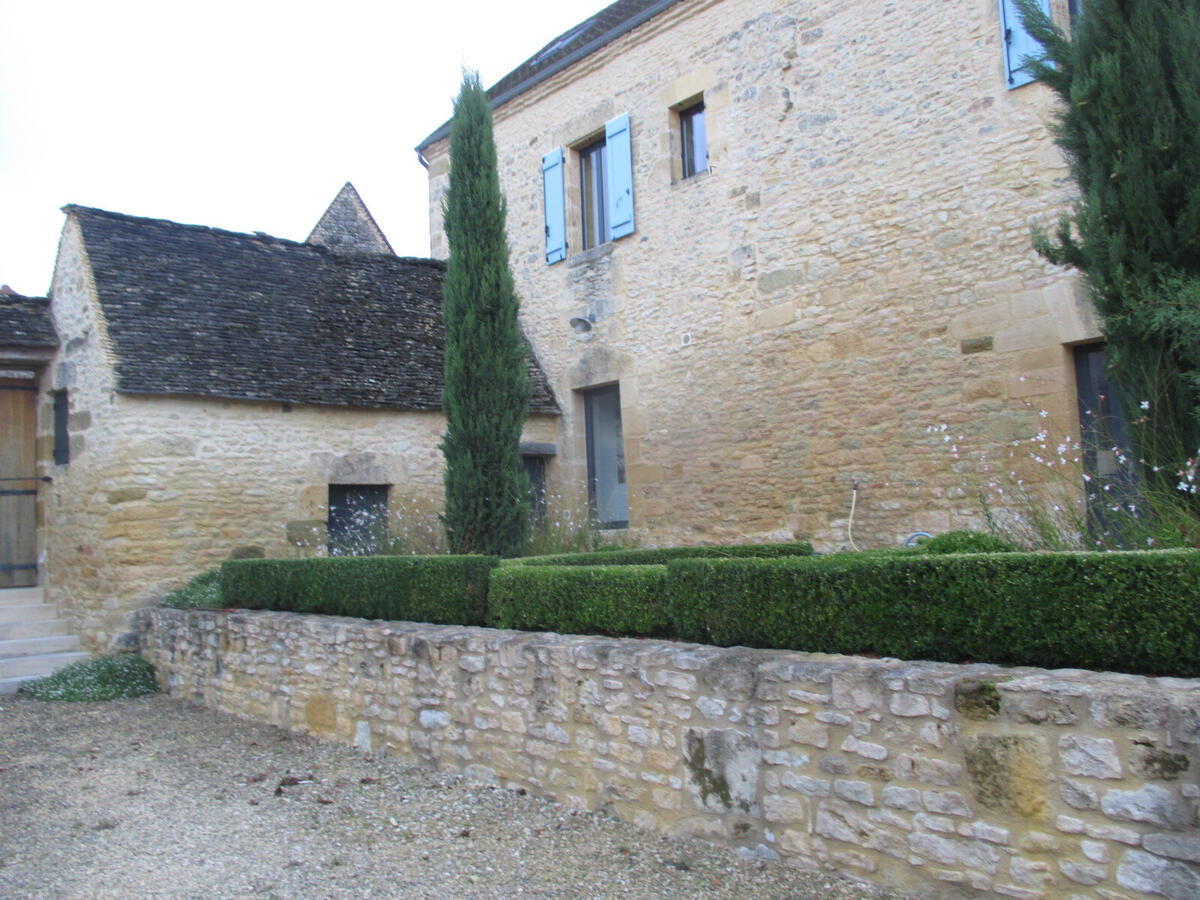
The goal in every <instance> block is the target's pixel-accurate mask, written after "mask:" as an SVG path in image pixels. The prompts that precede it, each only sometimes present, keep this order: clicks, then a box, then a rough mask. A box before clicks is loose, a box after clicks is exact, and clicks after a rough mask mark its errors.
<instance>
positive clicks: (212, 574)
mask: <svg viewBox="0 0 1200 900" xmlns="http://www.w3.org/2000/svg"><path fill="white" fill-rule="evenodd" d="M221 605H222V604H221V570H220V569H212V570H211V571H208V572H204V573H203V574H200V575H197V576H196V577H195V578H193V579H192V580H191V581H189V582H188V583H187V584H185V585H184V586H183V587H181V588H179V590H176V591H171V593H169V594H167V596H166V597H164V598H163V606H170V607H172V608H174V609H220V608H221Z"/></svg>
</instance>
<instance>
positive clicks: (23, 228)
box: [0, 0, 607, 295]
mask: <svg viewBox="0 0 1200 900" xmlns="http://www.w3.org/2000/svg"><path fill="white" fill-rule="evenodd" d="M606 5H607V0H555V2H553V3H548V2H547V3H538V2H531V0H492V2H486V0H485V2H479V0H444V2H437V0H424V2H420V3H408V2H397V0H340V2H335V3H329V2H324V3H313V2H309V0H289V2H277V0H239V2H229V0H202V2H198V3H183V2H178V0H153V2H144V0H88V2H80V0H0V283H6V284H9V285H11V286H12V288H13V289H14V290H16V291H18V292H19V293H23V294H28V295H42V294H45V293H46V291H47V290H48V289H49V286H50V278H51V274H52V271H53V267H54V254H55V251H56V248H57V243H58V235H59V232H60V230H61V228H62V220H63V216H62V213H61V212H60V211H59V209H60V207H62V206H63V205H64V204H67V203H77V204H80V205H84V206H97V207H100V208H102V209H109V210H115V211H117V212H124V213H129V214H131V215H138V216H153V217H158V218H164V219H172V220H174V221H177V222H187V223H193V224H199V225H212V226H216V227H219V228H228V229H232V230H235V231H265V232H268V233H270V234H273V235H276V236H278V237H284V238H291V239H294V240H303V239H304V238H305V237H306V236H307V235H308V232H309V230H311V228H312V226H313V225H314V224H316V221H317V219H318V218H319V217H320V215H321V213H322V212H324V210H325V207H326V206H327V205H328V204H329V202H330V201H331V200H332V199H333V197H334V195H335V194H336V193H337V191H338V190H339V189H340V188H341V186H342V185H343V184H344V183H345V182H347V181H351V182H353V183H354V186H355V187H356V188H358V191H359V193H360V194H361V195H362V198H363V200H364V201H365V202H366V204H367V206H368V207H369V208H370V210H371V212H372V213H373V214H374V216H375V219H376V221H377V222H378V223H379V225H380V227H381V228H382V229H383V231H384V233H385V234H386V235H387V236H388V239H389V240H390V241H391V243H392V246H393V247H394V248H395V249H396V252H397V253H400V254H402V255H411V256H425V255H427V254H428V252H429V226H428V194H427V190H426V178H425V170H424V169H423V168H422V167H421V165H420V163H418V162H417V155H416V153H415V152H414V151H413V147H415V146H416V144H417V143H418V142H419V141H420V140H421V139H422V138H424V137H425V136H426V135H428V134H429V133H430V132H431V131H433V130H434V129H435V128H436V127H437V126H438V125H440V124H441V123H442V122H443V121H445V120H446V119H447V118H449V117H450V112H451V101H452V99H453V97H454V95H455V94H457V92H458V86H459V83H460V82H461V75H462V68H463V66H467V67H469V68H472V69H478V70H479V72H480V76H481V78H482V80H483V83H484V85H486V86H490V85H491V84H492V83H494V82H495V81H497V80H499V79H500V78H501V77H502V76H503V75H504V74H506V73H507V72H508V71H510V70H511V69H513V68H515V67H516V66H517V65H518V64H520V63H521V62H523V61H524V60H525V59H526V58H528V57H530V56H532V55H533V54H534V53H535V52H536V51H537V50H538V49H540V48H541V47H542V46H543V45H544V44H545V43H547V42H548V41H549V40H550V39H552V38H554V37H555V36H557V35H558V34H560V33H561V32H563V31H566V30H567V29H568V28H570V27H571V26H573V25H575V24H577V23H579V22H582V21H583V20H584V19H586V18H588V17H589V16H591V15H592V14H594V13H595V12H597V11H599V10H600V9H602V8H603V7H604V6H606Z"/></svg>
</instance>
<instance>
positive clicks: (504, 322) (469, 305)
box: [441, 72, 530, 556]
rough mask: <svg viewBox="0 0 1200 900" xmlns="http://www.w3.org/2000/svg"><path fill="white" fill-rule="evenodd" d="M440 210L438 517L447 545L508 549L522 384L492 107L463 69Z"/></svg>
mask: <svg viewBox="0 0 1200 900" xmlns="http://www.w3.org/2000/svg"><path fill="white" fill-rule="evenodd" d="M442 211H443V215H444V222H445V229H446V239H447V241H448V242H449V247H450V258H449V261H448V262H447V265H446V278H445V282H444V283H443V287H442V311H443V317H444V319H445V324H446V380H445V388H444V389H443V393H442V407H443V409H444V410H445V413H446V434H445V436H444V437H443V438H442V443H441V449H442V454H443V455H444V456H445V458H446V474H445V487H446V507H445V512H444V514H443V523H444V525H445V528H446V537H447V540H448V543H449V546H450V551H451V552H452V553H489V554H497V555H500V556H515V555H516V554H517V553H519V552H520V550H521V547H522V545H523V543H524V541H525V537H526V534H527V532H528V517H529V513H528V509H529V507H528V494H529V484H528V478H527V477H526V475H525V471H524V468H523V466H522V463H521V451H520V440H521V426H522V424H523V423H524V421H525V415H526V412H527V411H528V408H529V399H530V386H529V380H528V369H527V367H526V362H525V360H526V346H525V340H524V337H523V336H522V334H521V330H520V326H519V324H518V322H517V310H518V301H517V295H516V290H515V288H514V286H513V279H512V273H511V272H510V271H509V268H508V240H507V237H506V233H505V203H504V198H503V196H502V195H501V193H500V179H499V175H498V173H497V171H496V144H495V140H494V139H493V137H492V114H491V110H490V109H489V108H488V103H487V96H486V95H485V94H484V91H483V87H482V85H481V84H480V83H479V75H478V74H477V73H471V72H468V73H465V74H464V76H463V83H462V88H461V90H460V91H459V95H458V98H457V99H456V100H455V101H454V118H453V120H452V122H451V125H450V185H449V188H448V189H447V191H446V198H445V202H444V204H443V208H442Z"/></svg>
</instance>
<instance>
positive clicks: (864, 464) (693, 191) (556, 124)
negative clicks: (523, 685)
mask: <svg viewBox="0 0 1200 900" xmlns="http://www.w3.org/2000/svg"><path fill="white" fill-rule="evenodd" d="M646 5H648V4H646ZM1054 13H1055V15H1056V16H1058V17H1059V18H1060V19H1062V20H1064V21H1065V17H1066V4H1065V2H1062V3H1060V2H1058V0H1055V4H1054ZM527 65H528V64H527ZM505 84H507V82H505ZM698 99H702V101H703V104H704V110H705V116H706V123H707V146H708V158H709V170H708V171H707V172H703V173H701V174H698V175H695V176H693V177H690V178H687V179H683V178H681V177H680V176H681V163H680V140H681V138H680V123H679V115H678V112H677V111H678V110H679V109H681V108H683V107H685V106H687V105H689V104H691V103H693V102H695V101H696V100H698ZM1053 108H1054V104H1053V101H1052V97H1051V95H1050V93H1049V92H1048V91H1047V90H1046V89H1044V88H1043V87H1042V86H1041V85H1037V84H1030V85H1027V86H1025V87H1021V88H1018V89H1016V90H1008V89H1007V88H1006V80H1005V66H1004V59H1003V45H1002V29H1001V24H1000V13H999V4H998V3H997V2H996V0H969V2H964V3H955V4H947V3H944V2H939V0H913V2H910V3H906V4H903V6H902V7H897V6H893V5H888V4H879V3H874V2H867V0H852V2H842V3H829V2H826V3H817V4H813V3H801V2H783V3H769V4H768V3H763V2H761V0H720V2H714V0H704V2H687V3H676V4H673V5H669V6H668V7H667V8H666V9H665V10H663V11H661V12H658V13H657V14H656V15H654V16H653V18H651V19H650V20H649V21H647V22H645V23H643V24H641V25H638V26H637V27H635V28H633V29H632V30H629V31H627V32H625V33H623V34H621V35H619V36H617V37H616V38H614V39H613V40H611V41H609V42H608V43H606V44H604V45H603V46H601V47H600V48H599V49H596V50H594V51H592V52H590V53H589V54H588V55H586V56H584V57H583V58H581V59H579V60H578V61H576V62H574V63H572V64H571V65H569V66H567V67H566V68H565V69H562V70H561V71H558V72H557V73H555V74H552V75H550V76H549V77H546V78H545V79H544V80H542V81H540V82H538V83H536V84H533V86H531V87H528V89H526V90H523V91H518V92H517V93H516V94H515V96H511V97H510V99H507V100H504V101H503V102H502V103H500V105H498V106H497V107H496V108H495V110H494V118H495V135H496V141H497V148H498V157H499V164H500V178H501V184H502V188H503V190H504V193H505V195H506V197H507V201H508V234H509V240H510V243H511V247H512V251H511V257H510V262H511V265H512V268H513V271H514V274H515V277H516V283H517V286H518V291H519V293H520V294H521V296H522V298H523V313H522V317H523V323H524V327H525V329H526V331H527V333H528V335H529V336H530V338H531V340H532V342H533V344H534V347H535V349H536V352H537V354H538V358H539V360H540V361H541V363H542V365H543V368H544V369H545V370H546V372H547V374H548V375H549V377H550V379H551V381H552V384H553V386H554V388H555V392H556V394H557V396H558V398H559V400H560V403H561V404H562V405H563V408H564V417H563V419H562V420H561V423H560V425H561V438H560V440H559V445H560V447H561V448H562V450H561V451H560V456H559V458H558V461H557V462H556V466H555V469H554V471H553V472H552V475H553V476H554V477H556V478H557V479H558V480H559V483H560V486H563V485H572V484H573V485H582V484H584V479H585V471H586V464H585V452H584V442H585V436H584V431H585V429H584V407H583V402H584V401H583V398H582V395H581V394H580V391H581V390H582V389H586V388H590V387H594V386H598V385H605V384H611V383H614V382H616V383H619V387H620V408H621V417H622V425H623V435H624V457H625V463H626V470H625V472H626V475H627V483H628V503H629V519H630V525H631V527H632V528H634V529H640V530H641V532H642V534H643V536H644V537H646V538H647V539H649V540H650V541H651V542H653V543H659V544H665V543H669V542H675V541H691V542H694V541H704V542H728V541H734V540H739V539H747V538H750V539H754V538H762V537H765V536H792V535H795V536H797V537H806V538H811V539H813V540H814V541H815V543H816V544H817V546H818V548H820V549H833V548H836V547H840V546H844V545H846V543H847V537H848V535H847V530H848V524H849V523H848V521H847V518H848V515H849V511H850V506H851V499H852V489H853V488H854V487H855V486H857V488H858V493H857V497H856V504H857V510H856V518H855V519H854V535H855V536H857V538H858V541H859V543H860V544H861V545H863V546H879V545H893V544H895V543H896V542H897V541H899V540H902V539H903V538H904V537H905V536H906V535H908V534H910V533H911V532H913V531H917V530H922V531H929V532H940V531H944V530H946V529H948V528H953V527H962V526H965V525H972V524H977V522H978V514H979V511H978V509H977V508H976V507H975V505H974V503H973V502H972V500H971V497H970V496H969V495H971V493H972V492H971V491H969V490H967V491H965V492H964V490H963V488H964V487H965V486H967V485H966V484H965V482H966V481H968V480H969V476H970V474H971V473H970V472H969V471H964V470H965V469H967V468H968V466H967V464H966V463H965V462H963V461H956V460H955V459H953V458H952V457H951V455H950V454H949V453H948V452H946V451H945V450H944V449H943V447H942V444H941V440H940V438H938V437H932V436H931V435H930V434H928V433H927V431H926V429H927V427H928V426H930V425H940V424H948V425H949V428H950V430H951V432H952V433H954V434H956V435H957V434H962V435H963V436H964V442H963V444H964V447H970V448H972V449H974V450H980V449H995V448H997V447H999V446H1002V445H1003V444H1004V442H1006V441H1010V440H1012V439H1014V438H1027V437H1030V436H1031V435H1033V434H1034V433H1035V432H1036V431H1037V430H1038V427H1039V423H1040V421H1041V419H1040V417H1039V412H1040V411H1042V410H1045V411H1046V412H1047V413H1049V417H1050V421H1052V422H1055V423H1057V424H1056V428H1057V427H1061V428H1064V429H1068V430H1072V431H1075V432H1077V431H1078V412H1077V410H1076V403H1075V399H1074V390H1075V388H1074V373H1073V364H1072V353H1071V345H1073V344H1078V343H1084V342H1094V341H1096V340H1098V339H1099V337H1100V333H1099V329H1098V327H1097V323H1096V321H1095V318H1094V315H1093V313H1092V311H1091V309H1090V306H1089V304H1088V302H1087V300H1086V297H1085V295H1084V292H1083V289H1082V287H1081V285H1080V284H1079V283H1078V281H1077V280H1076V279H1075V278H1074V277H1073V276H1072V274H1071V273H1070V272H1068V271H1065V270H1063V269H1060V268H1056V267H1053V266H1049V265H1047V264H1046V263H1045V262H1044V261H1043V260H1041V259H1040V258H1039V257H1038V256H1037V255H1036V254H1035V253H1034V252H1033V250H1032V249H1031V246H1030V225H1031V223H1035V222H1042V223H1052V222H1053V221H1054V219H1055V218H1056V217H1057V214H1058V213H1059V212H1060V211H1061V210H1063V209H1065V208H1067V207H1068V206H1069V204H1070V203H1071V200H1072V184H1071V182H1070V181H1069V178H1068V173H1067V169H1066V166H1065V164H1064V162H1063V160H1062V158H1061V156H1060V154H1059V152H1058V150H1057V149H1056V147H1055V146H1054V144H1053V143H1052V140H1051V138H1050V135H1049V133H1048V131H1047V127H1046V126H1047V122H1048V120H1049V119H1050V117H1051V114H1052V112H1053ZM623 113H628V114H629V115H630V120H631V128H630V132H631V135H632V138H631V140H632V167H633V204H634V210H635V221H636V229H635V231H634V232H633V233H632V234H631V235H629V236H626V237H622V238H619V239H617V240H614V241H611V242H609V243H604V244H601V245H600V246H597V247H595V248H593V249H589V250H585V251H582V252H581V251H580V250H579V248H580V247H582V241H581V232H580V215H581V214H580V206H581V203H582V202H583V201H582V199H581V188H580V156H579V153H578V151H579V149H580V148H581V147H583V146H584V145H585V144H586V143H587V142H589V141H591V140H593V139H595V137H596V136H597V135H598V134H599V135H603V133H604V126H605V123H606V122H608V121H609V120H611V119H613V118H614V117H616V116H620V115H621V114H623ZM439 134H440V133H435V134H434V135H432V136H431V139H430V141H429V142H427V143H426V144H424V145H422V147H421V152H422V154H423V156H424V158H425V160H426V161H427V162H428V168H429V184H430V227H431V247H432V254H433V255H434V256H435V257H440V256H445V254H446V252H447V246H446V239H445V233H444V230H443V228H442V223H441V207H442V196H443V193H444V191H445V189H446V184H447V175H448V171H449V160H448V156H447V152H448V146H447V141H446V140H445V139H444V138H441V137H439V136H438V135H439ZM556 148H563V150H564V172H565V176H564V185H565V193H566V198H565V207H566V236H567V248H568V249H567V254H568V255H567V257H566V259H565V260H564V261H562V262H557V263H554V264H552V265H549V264H547V261H546V239H545V236H544V235H545V228H546V220H545V215H544V202H543V175H542V158H543V156H545V155H546V154H547V153H550V152H552V151H554V150H555V149H556ZM589 316H590V317H591V318H592V320H593V321H590V322H589V324H590V330H587V331H585V332H579V331H576V330H573V329H572V327H571V326H570V325H569V324H568V323H569V322H570V321H571V320H572V319H575V320H579V321H587V320H588V317H589Z"/></svg>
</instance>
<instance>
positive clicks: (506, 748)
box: [139, 609, 1200, 900]
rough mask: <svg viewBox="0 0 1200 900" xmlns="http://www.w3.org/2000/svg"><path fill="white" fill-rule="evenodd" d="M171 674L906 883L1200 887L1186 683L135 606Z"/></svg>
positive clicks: (927, 886)
mask: <svg viewBox="0 0 1200 900" xmlns="http://www.w3.org/2000/svg"><path fill="white" fill-rule="evenodd" d="M139 628H140V633H141V643H142V652H143V653H144V654H145V656H146V657H147V658H148V659H149V660H150V661H151V662H152V663H154V665H155V666H156V667H157V669H158V672H159V677H160V679H161V680H162V681H163V683H164V685H165V686H166V687H167V688H168V689H169V690H170V692H171V693H172V695H174V696H176V697H180V698H184V699H188V700H195V701H199V702H201V703H204V704H205V705H208V706H211V707H214V708H219V709H223V710H226V711H229V712H233V713H236V714H239V715H243V716H248V717H251V718H255V719H259V720H263V721H268V722H271V723H274V724H277V725H280V726H283V727H285V728H289V729H293V730H297V731H303V732H308V733H313V734H318V735H324V736H327V737H330V738H333V739H336V740H341V741H345V742H348V743H350V742H352V743H353V744H354V745H356V746H357V747H359V748H361V749H362V750H364V751H370V752H372V753H380V752H387V753H392V754H396V755H398V756H400V757H402V758H404V759H406V760H410V761H414V762H424V763H426V764H428V765H430V766H433V767H437V768H442V769H450V770H454V771H458V772H463V773H465V774H467V775H469V776H471V777H474V778H477V779H480V780H483V781H488V782H495V783H499V784H502V785H504V786H507V787H514V788H516V787H521V788H525V789H526V790H529V791H532V792H535V793H537V794H540V795H543V796H546V797H550V798H552V799H555V800H557V801H559V802H562V803H564V804H568V805H570V806H574V807H579V808H586V809H603V810H607V811H610V812H612V813H613V814H615V815H617V816H619V817H621V818H622V819H625V820H628V821H632V822H635V823H637V824H638V825H641V826H643V827H645V828H648V829H656V830H659V831H663V832H667V833H673V834H686V835H694V836H701V837H705V838H709V839H712V840H715V841H719V842H723V843H729V844H733V845H735V846H738V847H740V848H743V852H745V853H748V854H756V855H759V856H763V857H769V858H774V857H781V858H783V859H786V860H791V861H795V862H797V863H800V864H804V865H812V866H824V867H828V868H832V869H836V870H838V871H841V872H844V873H847V874H851V875H854V876H857V877H862V878H866V879H869V880H871V881H874V882H876V883H879V884H883V885H887V886H892V887H897V888H904V889H908V890H914V889H915V890H919V891H921V892H922V893H924V894H925V895H926V896H930V897H936V898H958V897H967V896H971V897H974V896H989V897H1014V898H1018V900H1041V898H1045V900H1049V898H1063V900H1077V898H1093V900H1127V898H1139V897H1151V896H1153V897H1158V896H1162V897H1167V898H1171V900H1195V898H1200V835H1198V833H1197V821H1198V806H1200V786H1198V783H1197V772H1198V771H1200V681H1198V680H1185V679H1174V678H1146V677H1140V676H1132V675H1120V674H1113V673H1096V672H1085V671H1081V670H1059V671H1045V670H1039V669H1005V668H1000V667H997V666H991V665H969V666H961V665H949V664H943V663H929V662H904V661H900V660H894V659H878V660H871V659H860V658H853V657H840V656H829V655H821V654H805V653H795V652H786V651H768V650H750V649H746V648H728V649H725V648H717V647H705V646H699V645H695V644H682V643H667V642H658V641H649V640H621V639H610V638H597V637H578V636H564V635H556V634H541V633H523V632H511V631H496V630H489V629H482V628H466V627H461V628H457V627H445V626H434V625H422V624H413V623H403V622H386V623H385V622H377V621H376V622H371V621H363V620H355V619H341V618H329V617H320V616H302V615H296V614H290V613H274V612H250V611H239V612H233V613H225V612H217V611H200V610H173V609H151V610H145V611H143V613H141V614H140V619H139Z"/></svg>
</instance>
